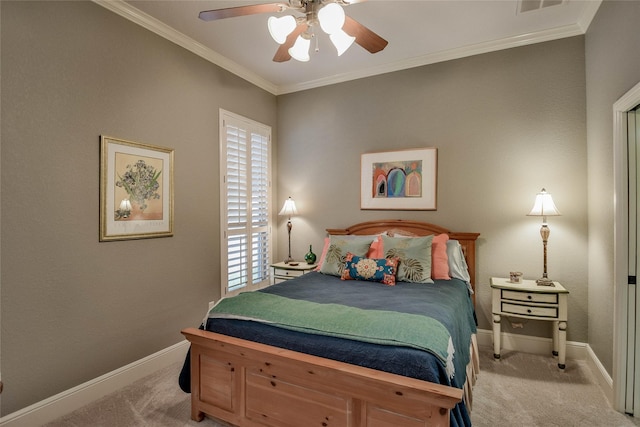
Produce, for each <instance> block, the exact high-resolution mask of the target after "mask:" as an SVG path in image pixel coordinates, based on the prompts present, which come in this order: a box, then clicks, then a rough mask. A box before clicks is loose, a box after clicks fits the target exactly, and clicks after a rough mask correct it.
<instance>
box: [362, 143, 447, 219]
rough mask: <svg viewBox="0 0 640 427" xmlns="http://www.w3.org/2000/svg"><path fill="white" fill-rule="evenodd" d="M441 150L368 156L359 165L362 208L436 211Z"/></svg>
mask: <svg viewBox="0 0 640 427" xmlns="http://www.w3.org/2000/svg"><path fill="white" fill-rule="evenodd" d="M437 177H438V150H437V149H436V148H417V149H411V150H400V151H387V152H381V153H367V154H363V155H362V156H361V164H360V209H380V210H436V206H437V205H436V193H437Z"/></svg>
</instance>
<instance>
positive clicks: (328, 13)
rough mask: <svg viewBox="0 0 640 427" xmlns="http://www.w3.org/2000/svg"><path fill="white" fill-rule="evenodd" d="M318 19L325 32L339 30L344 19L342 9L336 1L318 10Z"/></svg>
mask: <svg viewBox="0 0 640 427" xmlns="http://www.w3.org/2000/svg"><path fill="white" fill-rule="evenodd" d="M318 21H320V28H322V31H324V32H325V33H327V34H333V33H335V32H337V31H340V30H341V29H342V26H343V25H344V21H345V15H344V9H343V8H342V6H340V5H339V4H338V3H329V4H328V5H326V6H323V7H322V9H320V11H319V12H318Z"/></svg>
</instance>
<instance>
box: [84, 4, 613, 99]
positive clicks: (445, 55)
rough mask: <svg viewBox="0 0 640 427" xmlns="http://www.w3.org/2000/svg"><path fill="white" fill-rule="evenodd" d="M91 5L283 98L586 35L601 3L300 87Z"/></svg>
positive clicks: (141, 17) (134, 13)
mask: <svg viewBox="0 0 640 427" xmlns="http://www.w3.org/2000/svg"><path fill="white" fill-rule="evenodd" d="M92 1H93V2H94V3H96V4H98V5H100V6H102V7H104V8H106V9H108V10H110V11H112V12H114V13H117V14H118V15H120V16H122V17H124V18H126V19H128V20H130V21H132V22H134V23H136V24H138V25H140V26H142V27H144V28H146V29H148V30H150V31H152V32H154V33H156V34H158V35H159V36H161V37H164V38H166V39H167V40H169V41H171V42H173V43H175V44H177V45H178V46H181V47H183V48H185V49H187V50H189V51H191V52H193V53H195V54H196V55H198V56H200V57H202V58H204V59H206V60H207V61H210V62H211V63H213V64H215V65H218V66H219V67H221V68H224V69H225V70H227V71H229V72H231V73H233V74H235V75H237V76H238V77H241V78H243V79H245V80H247V81H248V82H250V83H252V84H254V85H256V86H258V87H260V88H262V89H264V90H266V91H267V92H269V93H271V94H273V95H284V94H287V93H293V92H300V91H303V90H308V89H314V88H318V87H322V86H328V85H332V84H337V83H343V82H347V81H351V80H357V79H362V78H365V77H371V76H376V75H380V74H386V73H391V72H395V71H400V70H406V69H409V68H415V67H421V66H424V65H429V64H435V63H438V62H445V61H451V60H454V59H460V58H465V57H469V56H474V55H480V54H483V53H489V52H495V51H499V50H504V49H510V48H513V47H520V46H526V45H531V44H535V43H542V42H546V41H551V40H558V39H562V38H565V37H573V36H578V35H583V34H585V32H586V30H587V28H588V27H589V25H590V24H591V21H592V20H593V17H594V16H595V14H596V12H597V11H598V8H599V7H600V4H601V3H602V0H594V1H590V2H589V7H588V8H587V9H586V10H585V13H584V14H583V16H582V17H581V19H580V22H578V23H577V24H572V25H566V26H562V27H557V28H552V29H550V30H546V31H539V32H535V33H529V34H521V35H517V36H513V37H506V38H502V39H498V40H493V41H489V42H484V43H477V44H474V45H470V46H465V47H461V48H457V49H448V50H444V51H441V52H436V53H432V54H429V55H424V56H419V57H415V58H410V59H407V60H402V61H396V62H392V63H389V64H384V65H380V66H377V67H370V68H367V69H364V70H361V71H357V72H349V73H342V74H335V75H332V76H329V77H326V78H322V79H316V80H310V81H307V82H303V83H296V84H292V85H281V86H278V85H276V84H274V83H272V82H270V81H268V80H266V79H264V78H263V77H261V76H259V75H258V74H256V73H254V72H253V71H251V70H249V69H247V68H246V67H243V66H241V65H239V64H237V63H236V62H233V61H231V60H230V59H228V58H226V57H224V56H222V55H220V54H219V53H217V52H215V51H213V50H212V49H210V48H208V47H206V46H204V45H202V44H201V43H198V42H197V41H195V40H193V39H192V38H190V37H187V36H186V35H184V34H182V33H180V32H179V31H177V30H175V29H174V28H172V27H169V26H168V25H166V24H164V23H163V22H160V21H159V20H157V19H155V18H153V17H152V16H149V15H147V14H146V13H144V12H142V11H141V10H139V9H136V8H135V7H133V6H131V5H129V4H128V3H125V2H124V1H123V0H92Z"/></svg>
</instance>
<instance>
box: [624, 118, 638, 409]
mask: <svg viewBox="0 0 640 427" xmlns="http://www.w3.org/2000/svg"><path fill="white" fill-rule="evenodd" d="M627 150H628V151H627V153H628V195H629V213H628V218H629V225H628V227H629V229H628V232H629V239H628V241H629V243H628V246H629V258H628V274H627V276H628V277H627V285H628V286H627V302H628V304H627V349H626V353H627V355H626V359H627V366H626V375H625V378H626V385H625V402H624V411H625V412H626V413H628V414H634V415H635V416H640V336H638V334H639V333H640V318H639V317H638V311H639V310H640V292H638V291H637V285H636V281H637V272H638V267H639V266H640V254H639V253H638V242H640V234H639V233H640V226H639V222H640V221H638V213H639V212H640V197H639V196H638V190H639V189H640V181H639V180H640V173H639V171H640V108H638V107H636V108H635V109H633V110H631V111H629V112H628V113H627Z"/></svg>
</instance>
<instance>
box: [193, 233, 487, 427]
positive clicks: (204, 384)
mask: <svg viewBox="0 0 640 427" xmlns="http://www.w3.org/2000/svg"><path fill="white" fill-rule="evenodd" d="M384 231H398V232H404V233H410V234H412V235H417V236H426V235H430V234H441V233H448V234H449V236H450V238H452V239H456V240H458V241H460V244H461V245H462V248H463V251H464V253H465V258H466V261H467V265H468V267H469V274H470V276H471V284H472V286H475V272H476V265H475V240H476V239H477V237H478V236H479V234H478V233H453V232H450V231H449V230H447V229H445V228H442V227H439V226H437V225H433V224H428V223H424V222H419V221H405V220H384V221H370V222H364V223H360V224H356V225H353V226H351V227H348V228H345V229H327V232H328V233H329V234H334V235H346V234H357V235H368V234H377V233H381V232H384ZM474 289H475V288H474ZM474 303H475V300H474ZM182 333H183V334H184V335H185V336H186V337H187V339H188V340H189V341H190V342H191V418H192V419H194V420H196V421H201V420H202V419H203V418H204V416H205V414H207V415H209V416H211V417H214V418H217V419H220V420H224V421H226V422H229V423H231V424H234V425H237V426H273V427H284V426H318V427H332V426H349V427H355V426H361V427H364V426H370V427H374V426H375V427H392V426H393V427H396V426H406V427H414V426H415V427H417V426H448V425H449V413H450V410H451V409H452V408H453V407H454V406H455V405H456V404H457V403H458V402H460V400H461V399H462V398H463V393H465V395H466V396H467V403H468V404H469V406H470V403H471V402H469V399H470V396H469V395H468V394H467V393H468V391H469V389H468V387H465V390H462V389H458V388H454V387H447V386H443V385H440V384H435V383H430V382H426V381H422V380H417V379H413V378H408V377H404V376H401V375H395V374H390V373H387V372H382V371H378V370H374V369H369V368H364V367H361V366H356V365H351V364H347V363H343V362H338V361H334V360H331V359H325V358H321V357H317V356H312V355H308V354H303V353H298V352H295V351H291V350H286V349H282V348H278V347H273V346H269V345H264V344H259V343H255V342H252V341H247V340H242V339H238V338H233V337H229V336H226V335H221V334H216V333H213V332H207V331H202V330H199V329H195V328H188V329H184V330H183V331H182ZM470 370H473V368H468V369H467V372H468V374H469V373H470V372H471V371H470Z"/></svg>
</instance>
